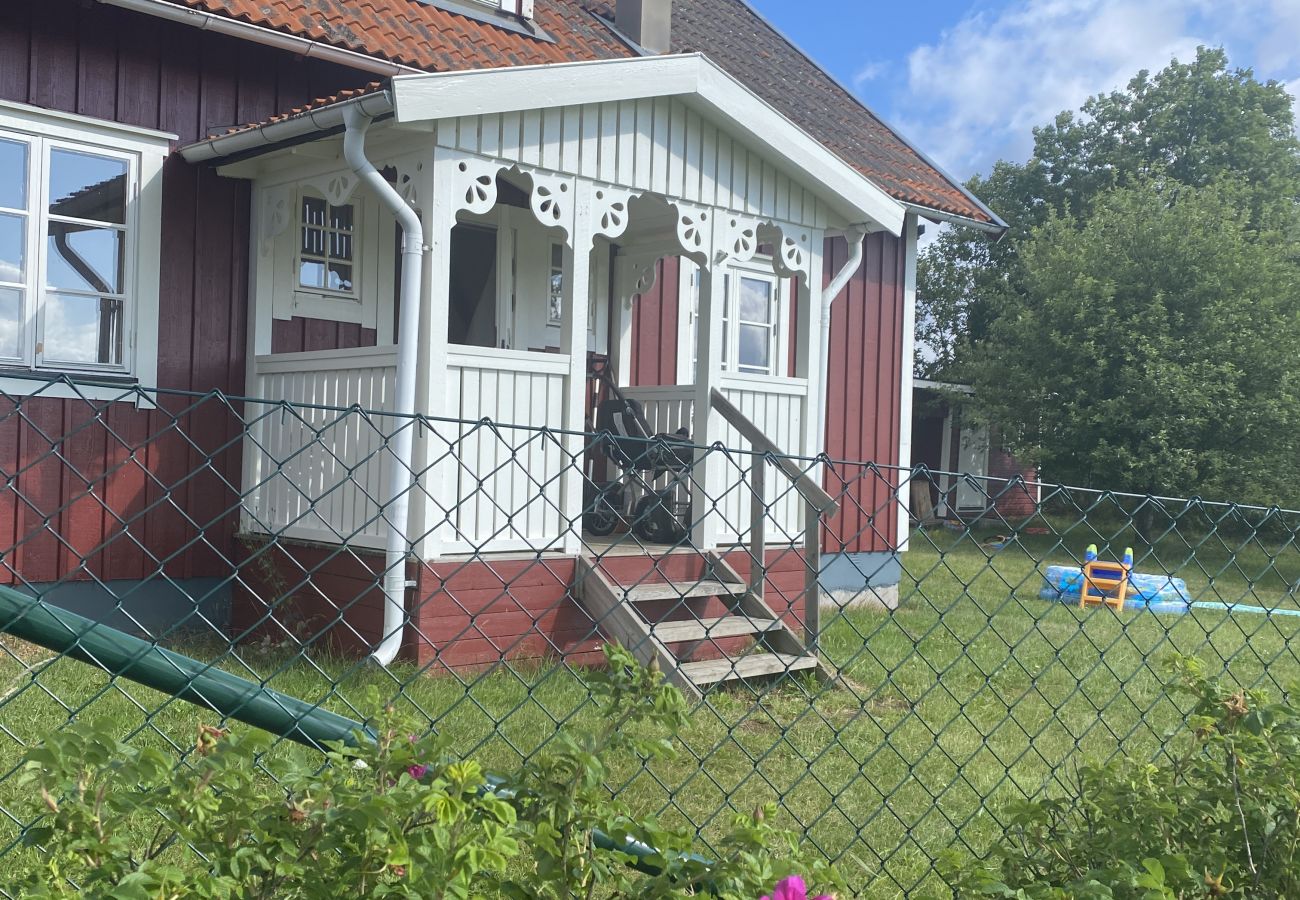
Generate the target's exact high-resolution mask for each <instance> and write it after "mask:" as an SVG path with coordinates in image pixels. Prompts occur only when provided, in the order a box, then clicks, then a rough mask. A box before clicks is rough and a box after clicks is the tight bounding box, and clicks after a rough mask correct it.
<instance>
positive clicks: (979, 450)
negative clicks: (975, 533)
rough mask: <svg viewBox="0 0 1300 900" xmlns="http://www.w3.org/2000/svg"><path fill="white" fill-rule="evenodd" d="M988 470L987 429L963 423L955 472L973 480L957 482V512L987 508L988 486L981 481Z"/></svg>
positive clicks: (962, 479)
mask: <svg viewBox="0 0 1300 900" xmlns="http://www.w3.org/2000/svg"><path fill="white" fill-rule="evenodd" d="M988 468H989V440H988V429H987V428H984V427H982V426H974V425H966V424H965V423H963V424H962V427H961V441H960V448H959V450H958V457H957V471H958V472H960V473H961V474H963V475H974V476H975V480H974V481H972V480H971V479H968V478H961V479H959V480H958V482H957V508H958V509H959V510H967V509H974V510H982V509H984V508H985V507H986V506H988V493H987V491H988V486H987V484H986V483H985V482H984V481H983V476H985V475H987V474H988Z"/></svg>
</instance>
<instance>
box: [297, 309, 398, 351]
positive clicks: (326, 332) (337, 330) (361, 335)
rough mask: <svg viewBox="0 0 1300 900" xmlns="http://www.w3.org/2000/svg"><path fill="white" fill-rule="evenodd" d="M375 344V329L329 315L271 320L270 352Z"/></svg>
mask: <svg viewBox="0 0 1300 900" xmlns="http://www.w3.org/2000/svg"><path fill="white" fill-rule="evenodd" d="M373 346H375V329H373V328H362V327H361V326H360V325H357V324H355V323H350V322H331V321H330V320H328V319H304V318H302V317H301V316H294V317H293V318H292V319H276V320H275V321H274V322H272V323H271V352H272V353H300V352H306V351H311V350H351V349H353V348H356V347H373Z"/></svg>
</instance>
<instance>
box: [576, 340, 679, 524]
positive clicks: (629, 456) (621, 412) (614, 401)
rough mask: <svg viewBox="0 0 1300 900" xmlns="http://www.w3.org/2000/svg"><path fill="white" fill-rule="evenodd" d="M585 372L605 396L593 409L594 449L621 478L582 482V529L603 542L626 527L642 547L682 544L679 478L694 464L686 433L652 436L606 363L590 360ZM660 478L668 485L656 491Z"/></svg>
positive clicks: (639, 409) (637, 407)
mask: <svg viewBox="0 0 1300 900" xmlns="http://www.w3.org/2000/svg"><path fill="white" fill-rule="evenodd" d="M589 372H590V376H591V377H592V378H593V379H594V380H595V381H596V382H597V384H599V385H603V386H604V388H605V389H606V391H608V394H609V399H607V400H604V401H601V402H600V403H599V404H597V406H596V433H597V439H596V442H595V445H596V446H597V447H599V448H600V450H601V452H602V454H603V455H604V457H605V459H606V460H608V461H609V464H610V465H611V466H613V467H615V468H616V469H618V470H619V472H620V473H621V474H620V477H619V478H618V479H617V480H615V481H605V482H600V483H597V482H595V481H593V480H591V479H588V481H587V496H586V498H585V505H584V509H585V510H586V512H585V514H584V515H583V520H582V524H583V528H584V529H585V530H586V531H587V532H588V533H589V534H592V535H595V536H596V537H604V536H605V535H608V534H612V533H613V532H614V530H615V529H616V528H618V526H619V523H626V524H627V525H628V528H629V530H630V531H631V532H632V534H633V535H635V536H636V537H637V538H638V539H639V540H641V541H643V542H645V543H647V544H680V543H682V542H683V541H685V540H686V537H687V534H688V528H687V519H688V517H689V515H690V508H691V503H690V495H689V491H688V490H687V489H686V487H685V483H686V481H687V479H686V478H684V477H683V476H684V475H686V474H687V473H689V472H690V470H691V467H692V466H693V465H694V462H695V451H694V448H693V446H692V445H691V439H690V434H689V432H688V431H687V429H685V428H681V429H679V430H678V432H677V433H676V434H653V433H652V432H651V430H650V424H649V422H647V421H646V417H645V410H644V409H643V408H642V406H641V403H640V402H639V401H637V400H633V399H630V398H628V397H627V396H625V395H624V394H623V392H622V391H621V390H619V387H618V384H617V382H615V380H614V379H613V378H612V377H611V374H610V365H609V361H608V359H603V358H596V359H593V360H592V362H591V365H590V369H589ZM665 475H671V476H672V479H671V481H670V482H669V483H668V485H667V486H664V487H658V488H656V487H655V483H656V482H657V481H659V480H660V479H661V478H663V476H665ZM629 506H630V507H631V512H630V514H629V511H628V507H629Z"/></svg>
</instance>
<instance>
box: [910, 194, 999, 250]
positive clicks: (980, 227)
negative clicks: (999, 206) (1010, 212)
mask: <svg viewBox="0 0 1300 900" xmlns="http://www.w3.org/2000/svg"><path fill="white" fill-rule="evenodd" d="M903 206H905V207H906V208H907V209H908V210H909V211H911V212H915V213H917V214H918V215H922V216H925V217H926V218H927V219H932V220H933V221H936V222H947V223H948V224H950V225H961V226H964V227H966V228H974V229H976V230H977V231H983V232H984V233H985V234H990V235H993V236H994V240H995V241H996V240H1001V238H1002V236H1003V235H1004V234H1006V233H1007V231H1008V229H1009V228H1010V226H1009V225H1007V223H1006V222H1003V221H1002V219H1001V218H999V217H998V215H997V214H996V213H994V212H993V211H992V210H985V212H986V213H987V214H988V216H989V218H990V219H991V220H992V221H989V222H984V221H981V220H980V219H972V218H971V217H970V216H962V215H958V214H957V213H951V212H947V211H946V210H942V209H936V208H935V207H933V206H925V205H923V204H920V203H908V202H904V203H903Z"/></svg>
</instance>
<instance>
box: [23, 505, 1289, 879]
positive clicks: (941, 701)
mask: <svg viewBox="0 0 1300 900" xmlns="http://www.w3.org/2000/svg"><path fill="white" fill-rule="evenodd" d="M981 536H982V537H987V536H988V533H985V534H983V535H980V534H974V535H972V534H965V535H962V534H958V533H955V532H948V531H942V530H941V531H937V532H928V533H922V534H917V535H916V536H915V537H914V539H913V542H912V549H911V550H910V552H909V553H908V554H907V556H906V558H905V562H904V569H905V574H904V579H903V584H902V585H901V592H902V595H903V604H902V608H901V609H900V610H899V611H897V612H895V613H893V614H890V613H886V612H880V611H873V610H860V611H853V612H850V613H847V614H844V615H839V616H836V617H834V618H833V619H830V620H829V621H826V622H824V626H825V633H824V636H823V648H824V651H825V653H826V654H827V656H828V657H829V658H830V660H831V661H832V662H833V663H835V664H836V665H837V666H838V667H839V668H840V670H841V672H842V674H843V675H844V684H843V685H842V686H839V687H832V686H826V685H818V684H813V683H809V682H806V681H789V682H786V683H784V684H783V685H781V686H780V687H779V688H777V689H773V690H769V691H767V692H766V693H762V694H756V693H755V692H753V691H751V690H749V689H745V688H739V689H733V690H730V691H726V692H718V693H715V694H714V695H712V697H711V702H710V704H709V705H704V706H701V707H699V708H697V709H696V710H695V712H694V713H693V715H692V717H691V722H690V725H689V727H688V728H687V730H686V731H685V733H684V734H683V735H682V736H681V739H682V744H683V755H682V757H681V758H679V759H678V760H677V761H676V762H675V763H674V764H672V765H665V766H656V767H650V768H647V767H643V766H641V765H639V764H637V763H635V762H634V761H630V760H629V761H628V764H627V765H626V766H625V767H624V768H623V769H622V770H621V771H620V772H619V773H618V786H619V787H620V788H621V789H622V790H623V792H624V793H625V796H626V797H628V798H629V799H630V800H631V801H632V802H633V803H634V804H635V805H636V806H637V807H638V808H640V809H641V810H644V811H647V812H657V813H661V814H662V816H663V818H664V819H665V820H666V821H668V822H671V823H678V824H683V825H689V826H691V827H693V828H699V829H700V830H701V831H702V832H703V834H704V836H705V838H708V837H709V836H712V835H716V834H717V833H718V832H719V831H720V830H721V829H723V828H724V827H725V824H726V820H727V818H728V816H729V815H730V814H731V813H732V812H743V813H748V812H750V811H752V810H753V808H754V807H755V806H756V805H758V804H759V803H761V802H763V801H765V800H770V799H774V798H777V797H780V798H782V799H783V805H784V808H785V815H786V816H787V817H788V820H789V823H790V824H795V825H798V826H799V827H802V828H805V829H807V834H808V840H810V841H812V842H814V843H815V844H816V845H817V846H818V847H820V848H821V849H822V850H823V851H824V852H825V853H826V854H827V855H829V856H831V857H832V858H834V859H837V860H838V861H839V866H840V869H841V871H842V873H843V874H844V875H845V876H846V878H847V879H848V881H849V883H850V884H851V885H853V886H854V887H855V888H856V889H857V892H858V893H859V894H860V895H862V896H871V897H895V896H903V895H904V893H905V891H911V892H912V895H913V896H944V892H943V890H942V885H941V884H940V883H939V882H938V879H937V878H936V877H935V875H934V873H933V870H932V865H931V859H932V857H933V856H934V855H936V854H937V853H938V852H940V851H941V850H943V849H944V848H947V847H949V846H953V845H956V846H959V847H960V846H968V847H971V848H973V849H975V850H977V851H978V850H981V849H982V848H984V847H987V846H988V845H989V843H990V842H992V841H996V840H998V838H999V834H1000V829H999V825H998V817H999V814H1000V810H1001V809H1002V808H1003V807H1004V805H1005V803H1006V802H1007V801H1008V800H1012V799H1016V798H1019V797H1022V796H1025V795H1032V794H1035V793H1037V792H1039V791H1041V790H1043V789H1044V788H1048V789H1050V787H1051V785H1052V783H1053V781H1054V780H1056V779H1068V778H1069V777H1070V773H1071V767H1072V765H1073V763H1075V762H1077V761H1079V760H1081V759H1084V758H1090V759H1109V758H1112V757H1115V756H1116V754H1117V753H1119V752H1121V751H1122V752H1123V753H1127V754H1130V755H1133V756H1136V757H1139V758H1147V757H1151V756H1152V755H1154V754H1156V753H1158V752H1159V748H1160V744H1161V737H1162V735H1164V734H1165V733H1166V732H1167V731H1168V730H1169V729H1170V728H1171V727H1173V726H1174V725H1175V724H1176V723H1177V722H1178V720H1179V717H1180V711H1179V709H1178V707H1177V706H1176V704H1175V703H1174V702H1173V700H1171V698H1170V697H1169V696H1167V694H1166V693H1165V691H1164V690H1163V688H1162V681H1163V678H1164V676H1163V672H1162V670H1161V661H1162V660H1164V659H1165V658H1167V657H1169V656H1171V655H1173V654H1175V653H1184V654H1195V655H1199V656H1201V657H1202V658H1203V659H1205V660H1207V662H1209V663H1211V664H1212V665H1213V666H1214V667H1222V668H1224V669H1225V670H1226V671H1228V672H1229V673H1230V675H1231V677H1232V678H1235V679H1236V680H1237V681H1239V682H1241V683H1243V684H1247V685H1260V684H1262V685H1266V686H1269V687H1271V688H1273V689H1274V690H1275V691H1276V690H1277V689H1278V688H1279V687H1281V686H1289V685H1290V684H1291V683H1292V682H1294V681H1296V680H1298V679H1300V657H1298V656H1297V650H1298V649H1300V617H1285V616H1278V617H1265V616H1260V615H1251V614H1247V613H1236V614H1228V613H1225V612H1216V611H1202V610H1197V611H1195V612H1193V613H1191V614H1189V615H1183V616H1157V615H1155V614H1151V613H1145V612H1143V613H1126V614H1123V615H1118V616H1117V615H1116V614H1114V613H1113V612H1111V611H1109V610H1107V609H1092V610H1089V611H1087V612H1081V611H1079V610H1078V609H1076V608H1074V607H1071V606H1068V605H1065V604H1061V603H1051V602H1046V601H1042V600H1040V599H1038V589H1039V586H1040V581H1039V577H1038V575H1037V574H1036V573H1037V571H1038V570H1039V563H1040V562H1041V564H1042V565H1046V564H1048V563H1058V562H1059V563H1067V562H1069V561H1070V560H1069V554H1068V553H1067V552H1066V551H1065V549H1063V548H1062V547H1060V546H1058V545H1057V544H1056V541H1055V539H1054V538H1048V537H1041V538H1039V537H1026V538H1024V539H1022V540H1021V541H1018V542H1014V543H1012V544H1010V545H1009V546H1008V547H1006V548H1005V549H1002V550H999V551H992V550H985V549H984V548H983V547H981V545H980V543H979V539H980V538H981ZM1093 540H1097V538H1096V536H1094V535H1088V534H1083V533H1076V534H1071V535H1069V536H1068V537H1067V538H1066V541H1067V543H1068V545H1069V547H1070V549H1072V550H1074V551H1075V552H1079V551H1080V550H1081V547H1082V546H1083V545H1086V544H1087V543H1089V542H1091V541H1093ZM1123 541H1124V536H1122V535H1121V536H1120V542H1123ZM1128 542H1131V543H1136V542H1133V541H1128ZM1188 543H1189V542H1188V541H1185V540H1183V539H1182V538H1179V537H1174V538H1170V539H1168V540H1166V541H1162V542H1161V543H1160V544H1159V546H1157V547H1156V548H1155V551H1154V554H1153V555H1152V556H1150V557H1148V558H1147V560H1146V561H1145V562H1140V564H1139V568H1141V569H1143V570H1146V571H1155V570H1158V569H1155V568H1153V567H1155V566H1157V565H1159V566H1161V567H1163V568H1164V569H1165V570H1166V571H1172V572H1174V573H1175V574H1178V575H1180V576H1182V577H1185V578H1187V580H1188V583H1189V588H1190V590H1191V592H1192V593H1193V595H1194V597H1195V599H1198V600H1200V599H1221V600H1225V601H1228V602H1241V603H1249V604H1252V605H1262V606H1271V607H1272V606H1276V607H1283V606H1285V607H1290V608H1296V606H1297V604H1296V598H1295V591H1294V585H1295V584H1296V583H1297V581H1300V553H1298V552H1297V550H1296V548H1295V547H1294V546H1291V545H1284V546H1280V547H1275V548H1272V549H1270V548H1268V547H1265V546H1263V545H1261V544H1260V543H1258V542H1254V543H1252V544H1251V545H1250V546H1248V547H1245V548H1237V547H1234V546H1233V545H1232V541H1231V540H1228V541H1226V542H1224V541H1219V540H1218V539H1215V538H1211V539H1210V540H1209V541H1208V542H1206V543H1204V544H1202V545H1201V546H1199V547H1198V548H1197V549H1196V551H1195V553H1194V554H1193V553H1192V552H1191V551H1190V550H1188V549H1187V544H1188ZM1076 544H1077V545H1079V546H1075V545H1076ZM1117 547H1119V544H1118V543H1117ZM1119 549H1120V552H1122V547H1119ZM1136 549H1137V550H1138V555H1139V558H1140V559H1141V557H1143V556H1144V555H1147V553H1148V548H1146V547H1143V546H1138V547H1137V548H1136ZM7 646H8V647H10V649H11V650H12V651H13V654H14V655H13V656H11V657H10V658H7V659H5V660H4V661H3V662H0V692H2V694H3V696H4V697H5V700H4V701H3V706H0V805H3V807H4V808H6V809H8V810H11V811H15V812H18V813H19V815H20V817H21V815H25V814H28V813H30V811H31V810H32V809H33V808H34V806H33V804H32V803H31V801H30V798H26V799H25V798H23V797H21V796H20V795H19V791H18V788H17V786H16V785H15V784H14V779H13V778H12V777H5V773H9V772H10V771H11V769H12V767H13V766H14V765H15V764H16V763H17V761H18V760H19V758H20V756H21V753H22V747H23V745H26V744H30V743H34V742H36V741H38V740H39V739H40V737H41V735H42V734H44V733H46V732H48V731H49V730H50V729H52V728H58V727H60V726H61V725H63V724H64V723H65V722H66V721H67V720H68V718H69V716H70V715H71V714H73V713H74V712H76V711H78V710H80V709H82V707H83V706H84V707H85V712H84V713H81V714H83V715H89V716H96V717H100V716H102V717H110V718H112V719H113V720H115V721H117V722H120V723H121V727H122V730H123V733H124V734H126V733H128V732H131V731H135V732H138V734H137V737H136V739H137V740H142V741H152V742H158V743H163V742H166V741H171V742H174V743H175V744H176V746H178V747H188V746H190V745H192V743H193V739H194V733H195V726H196V723H197V722H198V721H199V720H209V721H210V720H211V719H212V717H211V716H209V715H204V714H202V713H200V712H199V711H197V710H195V709H194V708H192V707H189V706H187V705H185V704H182V703H178V702H172V701H170V699H169V698H166V697H163V696H162V695H159V694H156V693H154V692H152V691H149V690H147V689H144V688H140V687H138V686H135V685H131V684H128V683H125V682H120V683H109V681H108V679H106V678H105V677H104V676H102V675H100V674H98V673H96V672H94V671H92V670H91V669H89V668H88V667H86V666H83V665H80V664H78V663H74V662H67V661H51V660H49V657H50V654H48V653H46V652H45V651H42V650H39V649H37V648H31V647H27V646H19V645H16V644H15V643H14V642H12V641H9V642H8V643H7ZM179 649H184V648H179ZM190 649H191V652H194V653H195V655H199V656H205V658H206V657H207V656H210V655H213V654H214V653H215V652H216V651H215V650H212V649H211V648H210V649H209V651H208V653H207V654H205V653H204V652H203V651H202V650H201V649H199V650H194V648H190ZM220 649H224V648H216V650H220ZM241 653H242V654H243V659H244V662H246V663H247V664H248V666H251V667H252V669H254V670H255V671H257V672H258V673H260V674H261V675H262V676H266V675H269V674H270V673H273V672H278V674H275V675H274V677H272V678H271V680H270V683H271V686H273V687H275V688H277V689H279V690H282V691H285V692H287V693H290V694H294V695H296V696H299V697H302V698H304V699H309V700H314V701H316V700H318V701H323V702H324V703H325V705H327V706H329V707H330V708H333V709H335V710H337V711H339V712H344V713H349V712H350V709H349V706H350V705H361V703H362V697H363V696H364V694H365V689H366V688H367V687H368V686H370V685H377V686H378V687H379V688H380V690H381V691H382V692H384V693H385V695H391V694H393V693H394V692H395V691H396V688H397V686H398V684H397V681H395V680H394V678H393V677H392V676H390V675H387V674H384V673H382V672H377V671H373V670H364V669H357V668H356V667H355V664H354V663H353V662H349V661H343V660H331V659H323V660H322V659H316V660H315V662H314V663H310V664H309V663H306V662H302V661H297V662H294V661H291V660H286V658H285V657H283V656H281V655H278V653H277V652H275V651H271V652H257V651H253V650H251V649H248V648H242V649H241ZM226 666H227V667H228V668H230V669H231V670H233V671H243V672H245V673H246V672H247V669H244V668H243V667H242V665H241V664H240V663H239V662H236V661H235V660H233V659H232V660H229V661H228V662H227V663H226ZM29 667H31V668H29ZM394 675H396V676H397V678H398V679H404V680H405V681H406V683H405V684H404V696H405V697H406V699H407V702H410V703H412V704H416V705H417V706H418V707H419V708H420V709H421V710H422V711H423V712H424V713H426V714H427V715H428V716H429V717H430V719H431V720H433V721H435V722H436V723H437V727H438V728H439V729H441V730H443V731H444V732H447V733H449V734H451V735H453V736H454V737H455V739H456V742H455V746H457V747H461V748H464V750H465V752H466V753H470V752H473V753H475V754H476V755H477V756H479V757H480V758H481V759H482V760H483V761H484V762H485V763H486V764H487V765H488V766H489V768H498V769H505V768H508V767H512V766H514V765H516V764H517V763H518V761H519V759H520V758H521V756H522V755H526V754H528V753H530V752H532V751H533V750H535V749H536V748H537V747H538V746H539V745H540V744H541V743H542V742H543V741H545V740H546V738H547V737H548V736H549V735H551V734H553V733H554V731H555V729H556V727H557V725H558V724H561V723H570V724H572V725H574V726H575V727H581V726H582V723H583V722H584V721H588V720H589V719H590V716H591V710H590V708H589V706H588V705H587V696H586V692H585V690H584V688H583V685H582V682H581V675H580V673H575V672H572V671H570V670H568V669H566V668H564V667H563V666H555V667H545V668H529V669H513V670H511V669H504V670H499V671H496V672H494V673H492V674H488V675H483V676H477V677H476V679H475V680H473V681H472V686H469V687H467V684H469V683H468V682H467V683H462V681H460V680H458V679H456V678H451V677H438V678H434V677H424V676H419V675H415V674H414V673H411V672H404V671H403V670H402V669H400V668H398V669H395V670H394ZM335 680H338V681H339V683H338V685H337V686H333V685H332V682H333V681H335ZM277 753H278V754H283V755H289V754H306V753H308V751H306V750H303V749H301V748H296V747H291V746H285V747H282V748H281V749H280V750H278V751H277ZM17 833H18V827H17V825H16V824H15V823H14V822H13V821H12V820H4V821H0V842H2V843H0V846H3V845H4V844H8V843H9V841H11V840H13V839H14V838H16V836H17ZM22 864H23V853H22V852H21V851H17V850H14V851H11V852H10V853H8V854H7V855H6V856H5V857H4V858H3V860H0V884H4V883H6V882H8V881H9V878H8V877H6V874H12V873H13V872H14V871H15V868H16V867H18V866H21V865H22Z"/></svg>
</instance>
